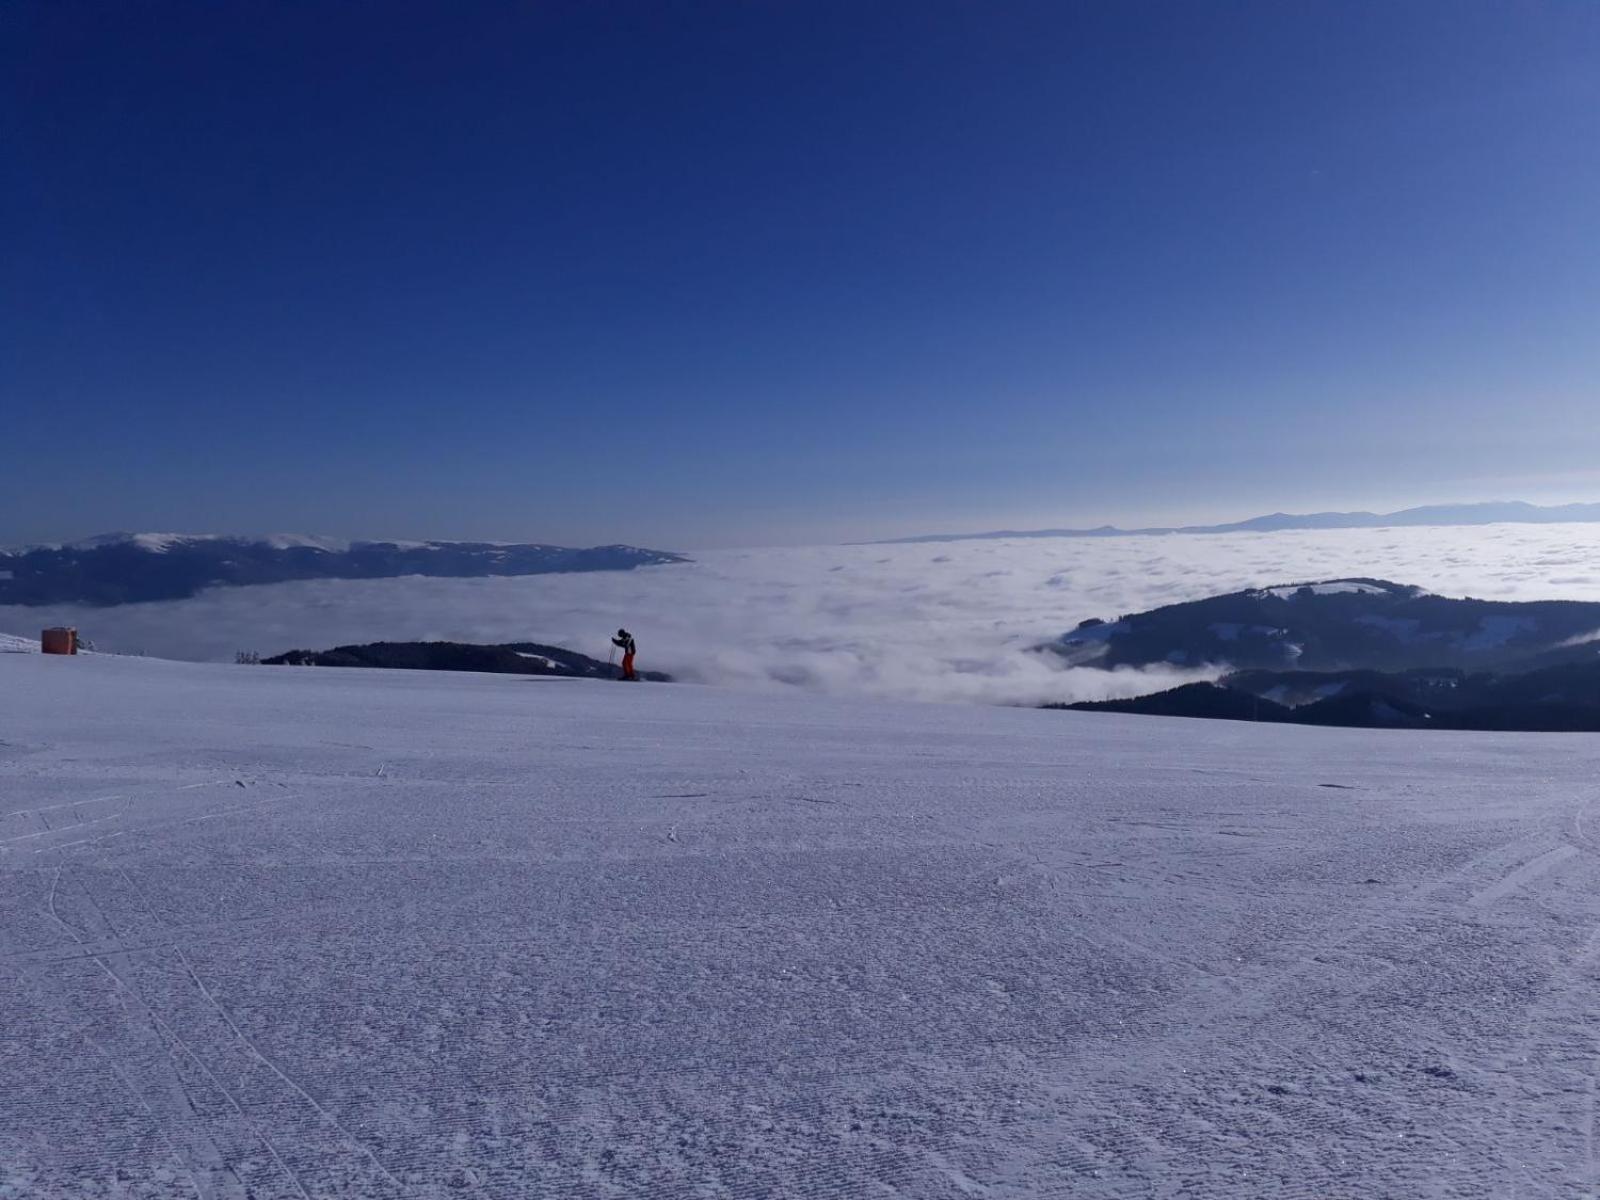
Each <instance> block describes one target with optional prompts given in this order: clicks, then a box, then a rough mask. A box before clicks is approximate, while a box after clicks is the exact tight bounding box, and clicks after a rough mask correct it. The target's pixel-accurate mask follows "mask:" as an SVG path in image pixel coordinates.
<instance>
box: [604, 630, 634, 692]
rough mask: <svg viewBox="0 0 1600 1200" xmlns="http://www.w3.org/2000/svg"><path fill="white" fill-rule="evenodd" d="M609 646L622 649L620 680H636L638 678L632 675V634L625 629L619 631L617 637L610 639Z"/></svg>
mask: <svg viewBox="0 0 1600 1200" xmlns="http://www.w3.org/2000/svg"><path fill="white" fill-rule="evenodd" d="M611 644H612V645H613V646H620V647H621V648H622V678H624V679H634V680H636V679H638V678H639V677H638V676H637V675H635V674H634V673H633V652H634V650H635V648H636V647H635V646H634V644H633V634H631V633H629V632H628V631H627V630H626V629H619V630H617V636H616V637H614V638H612V639H611Z"/></svg>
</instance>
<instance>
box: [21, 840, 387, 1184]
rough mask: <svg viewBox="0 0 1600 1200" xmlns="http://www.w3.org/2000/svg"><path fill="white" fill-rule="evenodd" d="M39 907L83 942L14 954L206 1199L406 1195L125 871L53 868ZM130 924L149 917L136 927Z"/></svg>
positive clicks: (28, 980) (43, 998)
mask: <svg viewBox="0 0 1600 1200" xmlns="http://www.w3.org/2000/svg"><path fill="white" fill-rule="evenodd" d="M91 881H93V882H91ZM108 883H111V884H115V885H116V886H114V887H112V888H111V889H110V890H109V892H108V893H107V895H106V896H105V897H104V900H110V899H117V900H118V901H119V903H118V906H117V907H118V911H119V912H121V913H122V914H124V915H123V917H122V922H123V926H124V927H123V928H120V929H119V928H118V927H117V926H116V925H115V924H113V922H112V921H111V920H110V918H109V917H108V916H107V915H106V908H105V906H104V902H103V899H102V898H97V896H96V894H95V892H96V891H97V890H105V889H106V888H107V884H108ZM130 900H131V901H132V903H129V901H130ZM64 905H65V906H70V908H71V912H72V916H73V917H74V919H75V921H76V922H77V923H76V924H74V923H72V922H69V921H68V920H67V919H66V918H65V917H64V916H63V915H62V912H61V909H62V907H63V906H64ZM42 908H43V910H44V911H45V912H46V913H47V915H48V916H49V917H50V919H51V920H52V921H54V922H55V923H56V924H57V925H59V926H60V927H61V928H62V929H63V930H65V931H66V932H67V934H68V935H69V936H70V937H71V938H72V940H73V942H74V943H75V944H77V945H80V946H82V947H84V951H83V953H82V955H81V956H79V957H78V958H77V959H76V960H57V961H55V962H50V961H44V962H34V963H31V964H30V963H26V962H25V963H21V964H17V968H18V970H19V972H20V974H21V976H22V978H23V981H24V983H25V984H26V985H27V986H28V987H29V988H30V990H31V991H33V993H34V994H35V996H36V997H37V998H38V1000H39V1002H40V1003H41V1004H43V1005H45V1006H46V1007H47V1008H51V1009H54V1010H56V1011H59V1012H61V1013H62V1015H63V1017H64V1018H65V1019H66V1020H67V1021H68V1022H69V1023H70V1025H71V1026H72V1027H73V1029H74V1030H75V1032H77V1033H78V1034H79V1035H80V1036H83V1037H84V1038H85V1040H87V1041H89V1042H90V1043H91V1045H93V1046H94V1047H95V1049H96V1050H97V1051H98V1053H99V1054H100V1055H102V1056H103V1057H104V1058H105V1060H106V1062H107V1064H108V1066H109V1067H110V1069H111V1070H112V1072H113V1074H114V1075H115V1076H116V1078H118V1079H119V1080H120V1081H121V1082H122V1083H123V1085H124V1086H125V1088H126V1089H127V1090H128V1091H129V1092H130V1093H131V1094H132V1095H133V1096H134V1097H135V1099H136V1101H137V1102H138V1104H139V1105H140V1106H141V1108H142V1109H143V1110H144V1111H146V1112H147V1113H148V1114H149V1116H150V1117H151V1119H152V1120H153V1121H155V1123H156V1125H157V1127H158V1128H159V1130H160V1132H161V1135H162V1137H163V1138H164V1139H165V1140H166V1142H167V1143H168V1144H169V1145H170V1146H171V1147H172V1149H173V1153H174V1155H175V1156H176V1158H177V1160H178V1161H179V1162H181V1163H182V1165H183V1170H184V1172H185V1173H186V1175H187V1177H188V1179H189V1180H190V1182H191V1183H192V1187H193V1191H194V1193H195V1194H197V1195H199V1196H200V1197H202V1200H242V1198H243V1197H245V1196H251V1197H255V1196H285V1197H298V1198H299V1200H312V1197H313V1196H324V1195H333V1194H350V1195H361V1196H373V1197H385V1196H390V1197H392V1196H399V1195H402V1194H404V1192H405V1188H404V1186H403V1185H402V1183H401V1181H400V1180H399V1179H398V1178H396V1176H395V1175H394V1174H393V1173H392V1172H390V1171H389V1170H388V1169H387V1168H386V1167H385V1166H384V1165H383V1163H382V1162H381V1161H379V1159H378V1158H377V1156H376V1155H375V1154H374V1152H373V1151H372V1150H371V1149H370V1148H369V1147H368V1146H366V1145H365V1144H364V1143H363V1142H361V1141H360V1140H359V1139H358V1138H357V1137H356V1136H355V1135H353V1134H352V1133H351V1131H350V1130H349V1129H348V1128H347V1127H346V1126H345V1125H344V1124H343V1123H342V1122H341V1121H340V1120H339V1119H338V1117H337V1116H336V1115H335V1114H334V1113H333V1112H332V1111H331V1110H330V1109H329V1108H328V1107H327V1106H326V1105H324V1104H322V1103H320V1102H319V1101H318V1100H317V1099H316V1098H315V1097H314V1096H313V1095H312V1094H311V1093H310V1092H309V1091H308V1090H307V1089H306V1088H305V1087H304V1086H303V1085H302V1084H300V1083H299V1082H297V1081H296V1080H295V1079H294V1078H293V1077H292V1076H291V1075H290V1074H289V1073H288V1072H287V1071H286V1070H284V1069H283V1067H281V1066H280V1065H279V1064H278V1063H277V1062H276V1061H275V1060H274V1058H273V1057H272V1056H271V1055H269V1054H268V1053H267V1052H266V1051H265V1050H264V1049H263V1048H262V1047H261V1046H260V1045H259V1044H258V1043H257V1042H256V1041H255V1040H254V1039H252V1038H251V1037H250V1036H249V1035H248V1034H246V1033H245V1031H244V1029H243V1028H242V1027H241V1026H240V1025H239V1023H238V1022H237V1021H236V1020H235V1018H234V1017H233V1016H232V1014H230V1013H229V1012H228V1010H227V1008H226V1007H225V1006H224V1005H223V1003H222V1002H221V1000H220V999H219V998H218V996H217V995H216V993H215V991H214V990H213V989H212V988H211V987H208V986H207V985H206V983H205V982H204V981H203V979H202V978H201V975H200V973H199V971H198V970H197V968H196V966H195V964H194V962H193V960H192V959H191V958H190V956H189V954H188V953H187V952H186V950H185V949H184V946H183V944H182V936H183V932H182V930H178V929H173V928H172V927H170V926H169V925H167V923H166V922H165V921H164V920H163V919H162V918H161V916H160V915H159V913H158V912H157V910H156V909H155V908H154V907H153V906H152V905H151V904H150V903H149V901H148V900H147V899H146V898H145V896H144V894H143V892H142V890H141V889H140V888H139V886H138V884H137V883H136V882H135V880H134V879H133V878H132V876H131V875H129V874H128V873H127V872H126V871H122V870H120V869H117V870H114V871H107V870H104V869H97V868H88V869H69V868H66V867H64V866H63V867H58V868H57V869H56V870H55V871H54V872H53V873H51V875H50V884H49V890H48V892H47V894H46V896H45V903H44V905H43V906H42ZM130 926H141V927H142V928H140V929H138V930H137V934H136V935H134V936H130V935H131V934H134V930H133V929H131V928H130ZM144 942H153V943H156V944H154V945H150V946H145V945H141V944H140V943H144ZM78 962H92V963H93V964H94V967H95V968H96V969H98V971H99V972H100V975H101V977H102V979H103V981H104V982H103V983H102V985H101V986H99V987H94V986H93V985H92V977H85V976H83V975H82V974H81V972H79V971H76V970H75V967H76V965H77V963H78ZM106 984H109V991H108V989H107V986H106ZM269 1130H270V1131H271V1132H270V1134H269ZM252 1147H254V1148H253V1149H252Z"/></svg>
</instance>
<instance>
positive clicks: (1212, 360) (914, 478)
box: [0, 0, 1600, 548]
mask: <svg viewBox="0 0 1600 1200" xmlns="http://www.w3.org/2000/svg"><path fill="white" fill-rule="evenodd" d="M0 86H3V87H4V92H3V93H0V184H3V186H0V228H3V229H4V230H5V231H6V232H5V239H4V250H3V252H0V420H3V423H4V433H3V435H0V437H3V440H4V444H5V445H6V447H7V449H8V450H9V451H10V453H8V454H7V455H6V463H5V468H4V471H3V472H0V540H6V541H12V540H31V539H50V538H58V537H72V536H79V535H82V534H86V533H90V532H95V531H99V530H102V529H107V528H166V529H183V530H268V529H273V530H278V529H305V530H312V531H317V532H326V533H332V534H342V535H373V536H439V537H486V538H502V539H518V540H552V541H568V542H596V541H631V542H638V543H641V544H653V545H664V546H670V547H684V548H695V547H701V546H708V545H718V544H751V543H776V542H792V541H808V540H832V539H849V538H857V537H870V536H893V535H897V534H905V533H916V532H924V531H927V530H930V529H960V528H983V527H991V526H996V525H1007V526H1014V525H1056V524H1065V523H1072V522H1078V521H1083V522H1098V521H1100V520H1116V521H1120V522H1129V523H1132V522H1139V521H1144V520H1160V521H1168V520H1191V519H1195V520H1198V519H1212V518H1226V517H1235V516H1245V515H1249V514H1251V513H1253V512H1256V511H1259V510H1265V509H1277V508H1289V509H1297V508H1322V507H1387V506H1399V505H1403V504H1407V503H1413V502H1429V501H1442V500H1473V499H1487V498H1499V497H1519V498H1528V499H1534V500H1544V499H1548V500H1557V499H1593V498H1596V497H1600V469H1597V466H1596V464H1600V421H1597V420H1596V415H1597V413H1600V336H1597V333H1600V329H1597V325H1600V154H1597V152H1596V147H1597V146H1600V5H1595V4H1592V3H1584V2H1578V0H1567V2H1552V3H1543V4H1536V3H1531V2H1519V3H1512V2H1507V3H1502V4H1488V3H1475V2H1468V0H1449V2H1445V3H1436V4H1428V3H1397V2H1395V0H1385V2H1383V3H1376V4H1360V3H1351V2H1349V0H1340V2H1338V3H1296V4H1283V3H1281V0H1274V2H1270V3H1244V2H1240V3H1225V4H1224V3H1215V4H1210V3H1204V4H1202V3H1190V2H1187V0H1186V2H1184V3H1172V4H1155V3H1139V2H1136V0H1135V2H1128V3H1117V4H1105V3H1066V2H1062V0H1055V2H1052V3H1039V4H1033V3H994V4H977V3H971V2H965V3H944V2H941V0H918V2H917V3H906V4H901V3H890V2H882V3H873V4H861V3H858V2H855V3H841V4H832V3H825V2H821V0H807V2H805V3H764V2H752V3H737V4H736V3H727V4H709V3H708V4H687V3H685V4H627V3H608V2H605V0H585V2H582V3H553V2H551V3H538V4H533V3H528V4H510V3H507V4H482V5H442V4H410V3H405V2H397V0H385V2H384V3H378V4H363V3H341V4H310V3H283V4H273V5H254V4H221V5H218V4H201V3H191V4H185V3H170V4H150V5H143V4H139V5H133V4H120V3H115V4H113V3H105V4H95V3H87V2H74V3H70V4H60V3H28V2H22V3H18V2H16V0H13V2H12V3H10V4H8V5H6V6H5V7H4V8H3V9H0Z"/></svg>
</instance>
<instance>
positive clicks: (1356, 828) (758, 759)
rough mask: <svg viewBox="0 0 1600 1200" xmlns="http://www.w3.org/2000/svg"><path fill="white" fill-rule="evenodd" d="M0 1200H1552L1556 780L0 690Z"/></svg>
mask: <svg viewBox="0 0 1600 1200" xmlns="http://www.w3.org/2000/svg"><path fill="white" fill-rule="evenodd" d="M0 732H3V735H4V741H3V742H0V797H3V805H0V962H3V964H4V969H3V970H0V1013H3V1014H4V1026H3V1038H0V1052H3V1054H4V1087H3V1088H0V1195H4V1196H25V1197H29V1198H43V1200H55V1198H68V1197H71V1198H77V1197H85V1196H106V1197H111V1196H117V1197H124V1198H130V1200H153V1198H156V1197H162V1198H165V1197H191V1196H196V1195H198V1196H202V1197H219V1198H239V1197H244V1196H247V1195H248V1196H252V1197H260V1198H263V1200H270V1198H278V1197H284V1198H289V1197H300V1198H302V1200H305V1198H307V1197H319V1198H321V1197H346V1196H348V1197H363V1198H366V1197H375V1198H383V1197H402V1196H404V1197H419V1198H426V1200H433V1198H440V1197H447V1196H457V1195H473V1196H483V1197H493V1198H500V1197H504V1198H506V1200H523V1198H525V1197H531V1196H540V1197H542V1196H550V1197H563V1198H572V1200H584V1198H591V1200H598V1198H617V1200H621V1198H625V1197H626V1198H632V1197H641V1196H652V1197H661V1198H677V1197H683V1198H688V1197H713V1196H739V1197H763V1198H765V1197H825V1196H826V1197H841V1198H845V1197H848V1198H852V1200H854V1198H856V1197H885V1198H890V1197H915V1198H917V1200H946V1198H955V1197H971V1196H985V1197H998V1198H1008V1197H1009V1198H1022V1197H1030V1198H1033V1197H1073V1198H1076V1200H1083V1198H1089V1200H1093V1198H1102V1200H1112V1198H1115V1200H1123V1198H1129V1200H1131V1198H1133V1197H1179V1196H1182V1197H1190V1198H1194V1200H1213V1198H1214V1200H1241V1198H1245V1200H1248V1198H1253V1197H1260V1198H1263V1200H1265V1198H1271V1200H1280V1198H1283V1197H1307V1198H1311V1197H1315V1198H1318V1200H1327V1198H1355V1197H1385V1196H1388V1197H1417V1196H1428V1197H1435V1198H1453V1197H1502V1196H1503V1197H1510V1196H1517V1197H1519V1198H1523V1200H1527V1198H1531V1197H1576V1196H1587V1195H1592V1194H1594V1190H1595V1188H1596V1187H1597V1186H1600V1171H1597V1163H1596V1157H1595V1149H1594V1126H1595V1109H1596V1103H1597V1092H1596V1068H1597V1063H1600V1019H1597V1018H1600V1013H1597V1011H1596V1008H1597V1004H1600V1001H1597V999H1596V997H1597V996H1600V936H1597V934H1596V932H1595V930H1596V928H1597V925H1600V843H1597V841H1596V840H1595V839H1596V838H1600V813H1596V811H1595V809H1596V805H1597V793H1596V790H1595V787H1594V779H1595V775H1596V768H1597V762H1596V755H1597V751H1596V746H1595V742H1594V739H1592V738H1589V737H1582V736H1560V735H1543V736H1541V735H1515V734H1507V735H1453V734H1448V733H1444V734H1432V735H1413V734H1404V733H1401V734H1395V733H1389V734H1385V733H1377V732H1370V731H1357V730H1323V729H1310V728H1291V727H1280V726H1269V727H1261V726H1252V725H1246V724H1232V723H1211V722H1199V721H1165V720H1161V719H1158V718H1138V717H1132V718H1123V717H1116V716H1108V715H1099V714H1079V713H1053V712H1041V711H1031V710H1017V709H1002V708H992V709H970V708H958V707H951V706H939V705H928V706H908V705H899V704H895V703H888V702H885V703H868V702H865V701H845V700H838V699H831V698H818V697H811V696H806V695H803V694H801V693H788V694H784V695H773V696H768V695H749V694H739V693H734V692H729V691H724V690H716V689H705V688H698V687H692V686H654V685H648V684H645V685H637V686H624V685H621V684H613V683H603V682H587V681H569V680H547V679H526V678H511V677H505V676H483V675H440V674H420V673H411V672H403V671H359V670H345V671H334V670H319V669H313V668H303V669H296V668H287V667H285V668H265V667H235V666H221V665H197V664H181V663H167V662H160V661H155V660H140V659H123V658H114V657H106V656H95V657H92V658H79V659H70V658H46V657H43V656H39V655H11V656H0Z"/></svg>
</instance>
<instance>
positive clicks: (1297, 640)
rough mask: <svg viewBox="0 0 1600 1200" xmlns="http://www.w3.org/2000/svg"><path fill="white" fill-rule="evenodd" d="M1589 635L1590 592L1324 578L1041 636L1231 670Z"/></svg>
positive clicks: (1526, 656) (1118, 663)
mask: <svg viewBox="0 0 1600 1200" xmlns="http://www.w3.org/2000/svg"><path fill="white" fill-rule="evenodd" d="M1595 647H1600V603H1593V602H1586V601H1580V600H1537V601H1529V602H1521V603H1518V602H1513V601H1506V600H1473V599H1461V600H1457V599H1451V598H1449V597H1446V596H1435V595H1433V594H1431V593H1429V592H1425V591H1423V590H1422V589H1421V588H1417V587H1408V586H1406V585H1405V584H1399V583H1391V582H1389V581H1388V580H1384V579H1330V580H1323V581H1321V582H1318V583H1296V584H1288V585H1285V586H1282V587H1270V588H1259V589H1254V590H1251V591H1245V592H1232V593H1230V594H1228V595H1225V596H1211V597H1209V598H1207V599H1204V600H1191V601H1187V602H1185V603H1182V604H1169V605H1166V606H1164V607H1162V608H1156V609H1151V610H1150V611H1148V612H1142V613H1134V614H1133V615H1131V616H1123V617H1119V618H1117V619H1116V620H1115V621H1102V620H1097V619H1091V620H1088V621H1085V622H1083V623H1082V624H1080V625H1079V626H1078V627H1077V628H1076V629H1074V630H1072V631H1071V632H1070V633H1067V634H1065V635H1063V636H1062V637H1061V639H1060V640H1059V641H1056V642H1051V643H1048V644H1047V645H1046V646H1044V647H1042V649H1045V650H1047V651H1049V652H1051V653H1054V654H1058V655H1060V656H1061V657H1062V658H1065V659H1066V660H1067V661H1068V662H1070V663H1072V664H1073V665H1084V666H1087V665H1093V666H1100V667H1124V666H1134V667H1144V666H1151V665H1154V664H1158V663H1159V664H1164V665H1169V666H1185V667H1199V666H1204V665H1207V664H1226V665H1228V666H1230V667H1233V668H1235V669H1239V670H1245V669H1254V670H1270V671H1284V670H1300V671H1351V670H1375V671H1400V670H1407V669H1410V668H1413V667H1427V668H1458V669H1461V670H1480V671H1481V670H1490V669H1494V670H1508V669H1517V670H1533V669H1535V668H1538V667H1545V666H1556V665H1559V664H1560V663H1562V662H1567V661H1573V660H1575V659H1578V658H1582V657H1584V656H1586V655H1588V654H1590V653H1591V652H1592V651H1593V649H1594V648H1595Z"/></svg>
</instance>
